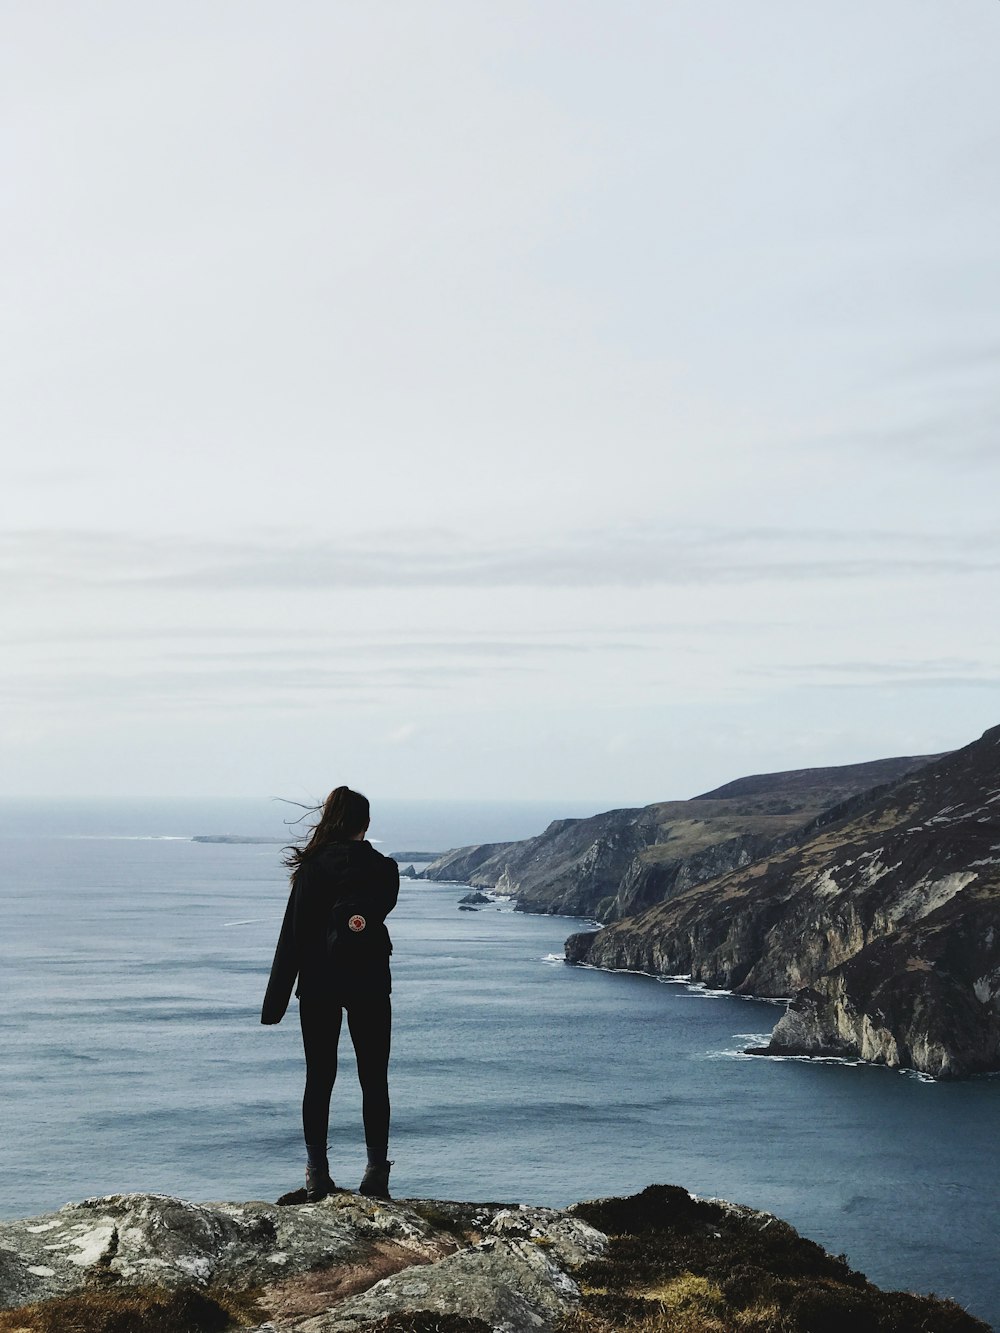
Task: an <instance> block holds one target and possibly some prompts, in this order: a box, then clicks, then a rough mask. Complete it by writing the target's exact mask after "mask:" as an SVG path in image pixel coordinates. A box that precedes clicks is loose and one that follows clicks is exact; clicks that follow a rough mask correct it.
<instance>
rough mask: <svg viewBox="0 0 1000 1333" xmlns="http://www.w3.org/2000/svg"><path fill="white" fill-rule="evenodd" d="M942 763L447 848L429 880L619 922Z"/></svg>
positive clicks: (797, 776)
mask: <svg viewBox="0 0 1000 1333" xmlns="http://www.w3.org/2000/svg"><path fill="white" fill-rule="evenodd" d="M936 757H937V756H933V755H924V756H920V757H909V758H901V759H879V760H876V761H874V762H872V763H867V764H848V765H845V766H842V767H838V768H811V769H796V770H793V771H790V772H786V773H769V774H763V775H758V776H755V777H748V778H740V779H738V780H737V781H736V782H731V783H729V784H727V785H726V786H725V787H720V788H718V789H717V790H716V791H711V792H706V793H705V794H704V795H703V796H696V797H694V799H693V800H690V801H660V802H658V803H656V804H654V805H647V806H643V807H641V808H627V809H621V810H608V811H605V812H604V813H603V814H599V815H592V816H590V817H588V818H586V819H558V820H555V821H554V822H553V823H551V824H550V825H549V826H548V828H547V829H546V830H545V831H544V833H541V834H539V835H538V836H537V837H535V838H527V839H525V840H524V841H522V842H503V843H484V844H482V845H480V846H476V847H460V848H458V849H456V850H454V851H450V852H446V853H445V854H444V855H443V856H442V857H440V858H439V859H438V860H436V861H434V862H432V863H431V864H430V865H429V866H427V868H426V869H425V870H424V871H423V878H425V879H432V880H437V881H438V882H458V883H462V884H469V885H472V886H473V887H475V888H485V889H493V890H495V891H497V892H500V893H504V894H509V895H512V896H513V897H515V898H516V900H517V902H516V906H517V909H518V910H519V911H522V912H543V913H557V914H561V915H564V916H593V917H596V919H597V920H599V921H618V920H621V919H622V918H623V917H626V916H630V915H632V914H633V913H636V912H639V911H641V910H643V909H644V908H646V907H649V906H651V905H652V904H654V903H658V902H662V901H663V900H665V899H667V898H669V897H672V896H673V895H675V894H677V893H681V892H683V891H684V890H685V889H688V888H690V887H691V885H693V884H699V883H702V882H703V881H705V880H708V879H714V878H716V877H717V876H719V875H722V874H724V873H725V872H726V871H729V870H733V869H736V868H737V867H740V866H746V865H749V864H750V863H751V862H752V861H755V860H757V859H759V858H760V857H761V856H766V855H769V854H770V853H772V852H774V851H777V850H780V849H781V848H782V847H784V846H785V845H787V843H788V842H789V840H790V839H791V838H793V837H794V836H795V835H796V834H797V833H799V832H800V831H801V830H802V828H803V827H805V826H806V825H807V824H809V823H810V822H811V821H812V820H813V819H815V818H816V816H817V815H819V814H821V813H822V812H823V811H824V810H826V809H828V808H829V807H830V806H833V805H835V804H836V803H838V802H839V801H842V800H844V799H845V798H846V797H848V796H852V795H855V794H857V793H859V792H867V791H869V790H870V789H872V788H873V787H876V786H879V785H881V784H885V783H887V782H892V781H895V780H896V779H898V778H900V777H902V776H903V774H905V773H909V772H911V771H912V770H913V769H915V768H919V767H921V766H923V765H925V764H927V763H929V762H931V761H932V760H933V759H934V758H936Z"/></svg>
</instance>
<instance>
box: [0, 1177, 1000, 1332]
mask: <svg viewBox="0 0 1000 1333" xmlns="http://www.w3.org/2000/svg"><path fill="white" fill-rule="evenodd" d="M654 1325H655V1327H657V1328H660V1327H662V1328H672V1329H677V1330H683V1333H702V1331H703V1333H719V1330H721V1329H729V1328H739V1329H741V1330H744V1333H774V1330H775V1329H781V1330H782V1333H816V1330H818V1329H821V1328H822V1329H834V1328H836V1329H840V1328H848V1327H857V1328H865V1329H873V1330H874V1329H878V1330H880V1333H912V1330H914V1329H917V1328H924V1329H930V1330H935V1331H936V1333H989V1330H988V1329H987V1326H986V1325H985V1324H983V1323H981V1322H980V1321H979V1320H977V1319H974V1318H972V1317H971V1316H970V1315H968V1314H966V1313H965V1311H964V1310H962V1309H961V1308H960V1307H959V1306H957V1305H955V1304H953V1303H952V1302H950V1301H941V1300H938V1299H936V1298H934V1297H923V1296H911V1295H908V1294H907V1293H905V1292H891V1293H886V1292H882V1291H879V1290H878V1288H876V1287H873V1286H872V1285H871V1284H870V1283H869V1282H867V1281H866V1279H865V1278H864V1276H863V1275H862V1274H860V1273H858V1272H855V1271H853V1270H852V1269H850V1268H849V1267H848V1266H847V1264H846V1263H845V1262H844V1260H843V1259H834V1258H832V1257H831V1256H830V1255H828V1254H826V1253H825V1252H824V1251H823V1250H822V1249H820V1247H819V1246H818V1245H815V1244H813V1243H812V1242H811V1241H808V1240H804V1239H803V1238H802V1237H801V1236H799V1235H798V1234H797V1233H796V1232H795V1231H794V1230H793V1229H792V1228H791V1227H790V1226H788V1225H787V1224H786V1223H784V1222H781V1221H779V1220H778V1219H777V1218H774V1217H772V1216H770V1215H769V1214H766V1213H759V1212H755V1211H754V1210H752V1209H749V1208H741V1207H739V1206H738V1205H734V1204H728V1203H722V1202H718V1201H714V1202H703V1201H699V1200H696V1199H694V1198H693V1197H692V1196H691V1195H689V1194H688V1193H687V1191H686V1190H682V1189H678V1188H676V1187H671V1186H663V1185H659V1186H650V1187H649V1188H648V1189H646V1190H644V1191H643V1192H642V1193H641V1194H638V1195H634V1196H632V1197H631V1198H625V1199H600V1200H596V1201H594V1202H591V1203H584V1204H577V1205H575V1206H574V1207H572V1208H568V1209H565V1210H559V1209H553V1208H532V1207H528V1206H525V1205H516V1204H515V1205H504V1204H495V1203H494V1204H468V1203H440V1202H431V1201H426V1200H425V1201H420V1200H406V1201H403V1202H394V1203H388V1202H384V1203H383V1202H378V1201H375V1200H367V1199H363V1198H360V1197H359V1196H357V1195H352V1194H334V1195H332V1196H330V1197H329V1198H328V1199H325V1200H324V1201H323V1202H322V1203H319V1204H304V1205H300V1206H288V1207H284V1208H282V1207H276V1206H274V1205H271V1204H267V1203H260V1202H254V1203H241V1204H234V1203H217V1204H192V1203H187V1202H184V1201H183V1200H180V1199H172V1198H167V1197H165V1196H162V1195H153V1194H126V1195H112V1196H110V1197H107V1198H100V1199H87V1200H85V1201H84V1202H83V1203H81V1204H75V1205H67V1206H66V1207H65V1208H63V1209H61V1210H60V1211H59V1212H57V1213H50V1214H47V1215H46V1216H43V1217H36V1218H32V1219H29V1220H27V1221H22V1222H7V1223H3V1224H0V1333H3V1331H7V1333H13V1331H14V1330H17V1333H43V1331H45V1333H52V1331H54V1330H70V1329H72V1330H86V1333H125V1331H126V1330H128V1331H129V1333H131V1331H132V1330H140V1329H142V1330H145V1333H154V1331H155V1333H209V1330H214V1331H216V1333H220V1331H221V1330H224V1329H235V1328H243V1329H250V1330H253V1333H285V1331H286V1330H296V1331H297V1333H491V1331H495V1333H529V1330H530V1333H616V1331H617V1330H622V1331H623V1333H624V1331H625V1330H634V1333H648V1330H650V1329H651V1328H653V1327H654Z"/></svg>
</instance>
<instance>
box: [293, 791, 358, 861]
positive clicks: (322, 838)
mask: <svg viewBox="0 0 1000 1333" xmlns="http://www.w3.org/2000/svg"><path fill="white" fill-rule="evenodd" d="M314 813H319V819H318V820H317V822H316V823H315V824H314V825H313V829H312V832H311V833H310V835H309V839H308V841H307V842H306V843H305V845H304V846H302V847H286V848H285V858H284V859H285V865H286V866H287V867H288V869H289V870H291V871H293V872H294V871H296V870H298V868H299V866H300V865H301V864H302V862H303V861H304V860H305V858H306V857H307V856H311V855H312V854H313V852H318V851H319V849H320V848H321V847H325V846H326V844H327V843H328V842H349V841H350V839H351V838H356V837H357V836H358V834H359V833H364V831H365V829H366V828H367V827H368V824H369V820H370V813H369V805H368V797H367V796H362V795H361V793H360V792H359V791H351V789H350V787H335V788H334V789H333V791H332V792H331V793H330V795H329V796H328V797H327V798H326V800H325V801H324V802H323V804H322V806H316V808H315V811H314Z"/></svg>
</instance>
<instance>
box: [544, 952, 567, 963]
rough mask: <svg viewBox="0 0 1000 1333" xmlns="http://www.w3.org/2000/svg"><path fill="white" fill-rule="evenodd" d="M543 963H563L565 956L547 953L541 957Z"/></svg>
mask: <svg viewBox="0 0 1000 1333" xmlns="http://www.w3.org/2000/svg"><path fill="white" fill-rule="evenodd" d="M541 961H542V962H543V963H565V961H566V955H565V954H563V953H547V954H543V955H542V960H541Z"/></svg>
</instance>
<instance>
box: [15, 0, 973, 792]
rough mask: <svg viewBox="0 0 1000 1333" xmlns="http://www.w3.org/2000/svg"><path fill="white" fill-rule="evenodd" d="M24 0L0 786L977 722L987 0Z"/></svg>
mask: <svg viewBox="0 0 1000 1333" xmlns="http://www.w3.org/2000/svg"><path fill="white" fill-rule="evenodd" d="M0 15H2V28H3V32H4V40H3V43H2V44H0V89H2V93H0V98H2V125H3V129H2V140H0V141H2V153H3V157H2V180H0V189H2V191H3V196H4V205H3V210H2V228H3V251H2V253H3V260H2V266H3V292H2V299H0V337H2V340H3V345H2V356H0V374H2V376H3V388H2V393H0V439H2V441H3V482H2V488H0V513H2V532H0V563H2V572H3V578H2V604H0V643H2V659H0V660H2V665H0V714H2V715H0V735H2V737H3V745H2V757H0V795H5V796H29V795H30V796H49V795H53V796H54V795H60V796H63V795H90V796H101V797H105V796H106V797H123V796H142V797H146V796H158V795H162V796H180V795H185V796H187V795H205V796H272V795H277V794H281V795H286V796H289V797H294V798H301V797H305V796H308V797H310V798H312V797H315V796H319V795H322V794H323V793H325V792H326V791H328V790H329V789H330V788H331V787H333V786H335V785H338V784H340V783H342V782H347V783H349V784H350V785H352V786H355V787H358V788H360V789H361V790H363V791H365V792H367V793H368V795H369V796H370V797H372V798H373V799H377V797H378V796H380V795H381V796H385V797H392V798H396V799H398V798H406V797H414V798H418V797H420V798H422V797H433V798H442V799H458V798H474V799H498V800H499V799H507V800H510V799H535V800H547V801H556V802H559V801H563V800H564V801H565V802H566V813H567V814H585V813H590V812H592V811H594V810H596V809H603V808H608V807H610V806H614V805H628V804H642V803H646V802H649V801H654V800H666V799H675V798H682V797H686V796H691V795H694V794H695V793H697V792H699V791H704V790H707V789H709V788H711V787H713V786H716V785H718V784H720V783H722V782H725V781H728V780H729V779H732V778H735V777H738V776H741V775H743V774H747V773H753V772H763V771H772V770H778V769H785V768H801V767H812V766H818V765H826V764H838V763H852V762H858V761H861V760H865V759H875V758H879V757H883V756H887V755H896V754H924V753H935V752H938V751H941V750H946V749H949V748H953V747H955V746H958V745H962V744H964V743H967V742H968V741H970V740H972V739H973V738H974V737H976V736H978V735H979V734H980V733H981V732H982V731H983V730H984V729H985V728H986V727H988V726H991V725H994V724H996V723H997V722H998V721H1000V618H998V616H997V614H996V608H997V605H998V601H1000V597H998V594H1000V527H998V523H997V494H998V481H1000V440H998V429H997V428H998V423H1000V379H998V374H997V369H998V361H1000V264H998V250H1000V244H998V238H1000V174H998V172H997V170H996V164H997V161H998V159H1000V89H998V85H997V79H996V51H997V49H998V47H1000V3H996V0H957V2H956V3H952V4H942V3H941V0H835V2H834V0H825V2H824V0H810V3H808V4H805V3H803V0H755V2H754V3H753V4H750V3H747V0H714V3H712V4H711V5H707V4H705V3H704V0H662V3H648V2H647V3H634V2H631V0H615V3H613V4H612V3H609V2H608V0H604V2H603V3H594V0H541V2H540V0H531V3H526V2H525V0H504V3H502V4H498V3H496V0H489V2H488V3H484V2H483V0H419V2H418V3H408V4H404V3H401V2H400V0H394V2H393V3H386V2H385V0H333V2H332V3H331V2H330V0H283V3H282V4H280V5H278V4H274V3H272V2H271V0H268V2H267V3H262V2H261V0H212V3H209V4H205V3H204V0H199V2H198V3H194V2H193V0H171V3H170V4H169V5H167V4H161V5H135V4H134V3H132V2H131V0H86V2H85V3H80V2H79V0H65V2H62V3H61V2H59V0H33V3H32V4H30V5H24V4H20V3H16V0H5V2H2V3H0Z"/></svg>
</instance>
